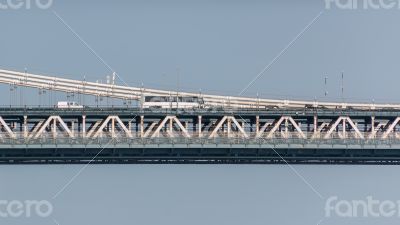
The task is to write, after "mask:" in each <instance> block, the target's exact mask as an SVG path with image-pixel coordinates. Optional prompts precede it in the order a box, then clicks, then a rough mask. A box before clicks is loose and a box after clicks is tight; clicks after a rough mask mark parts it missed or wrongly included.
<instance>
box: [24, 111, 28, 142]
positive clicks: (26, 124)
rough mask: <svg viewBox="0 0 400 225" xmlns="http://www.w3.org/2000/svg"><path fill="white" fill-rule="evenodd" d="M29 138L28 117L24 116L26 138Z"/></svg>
mask: <svg viewBox="0 0 400 225" xmlns="http://www.w3.org/2000/svg"><path fill="white" fill-rule="evenodd" d="M27 137H28V116H26V115H25V116H24V138H27Z"/></svg>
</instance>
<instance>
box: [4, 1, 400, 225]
mask: <svg viewBox="0 0 400 225" xmlns="http://www.w3.org/2000/svg"><path fill="white" fill-rule="evenodd" d="M0 2H2V3H4V2H5V1H4V0H0ZM32 8H33V9H29V10H28V9H18V10H11V9H8V10H0V21H1V29H0V30H1V33H0V40H1V45H0V46H1V47H0V52H1V54H0V66H1V68H3V69H15V70H19V71H23V70H24V69H25V68H27V69H28V71H29V72H33V73H42V74H50V75H58V76H65V77H69V78H74V79H83V76H86V79H87V80H92V81H96V80H103V81H104V80H105V79H106V76H107V75H110V74H111V72H112V71H113V70H115V71H116V72H118V74H120V76H121V78H122V79H123V80H125V81H126V82H127V83H129V84H130V85H141V84H142V83H144V85H145V86H146V87H154V88H163V89H173V90H175V89H176V88H177V83H178V82H177V68H179V71H180V79H179V83H180V88H181V89H184V90H192V91H196V92H197V91H199V89H202V90H203V92H212V93H220V94H233V95H237V94H238V93H239V92H240V91H241V90H242V89H243V88H244V87H245V86H246V85H247V84H248V83H249V82H250V81H251V80H252V79H253V78H254V77H255V76H256V75H257V74H258V73H259V72H260V71H261V70H262V69H263V68H265V66H267V65H268V64H269V63H270V62H271V61H272V60H273V59H274V58H276V56H277V55H278V54H279V53H280V52H281V51H282V50H283V49H285V48H286V47H287V46H288V44H289V43H291V42H292V40H294V39H295V37H296V36H298V35H299V33H300V32H301V31H302V30H303V29H304V28H305V27H306V26H307V24H309V23H310V22H311V21H312V20H313V19H314V18H316V16H317V15H318V14H319V13H320V12H321V11H322V15H321V16H320V17H319V18H318V19H317V20H316V21H315V23H314V24H312V26H310V27H309V29H307V31H305V32H304V33H303V34H302V35H301V37H299V38H298V39H297V41H295V42H293V44H292V45H291V46H290V47H289V48H287V49H286V51H285V54H282V55H281V57H280V58H279V59H278V60H276V61H275V63H273V64H272V66H271V67H270V69H269V70H268V71H266V72H265V74H264V75H263V76H262V77H260V79H259V80H258V81H257V82H256V83H255V84H254V86H252V87H251V88H250V89H249V91H248V92H247V93H246V94H247V95H249V96H256V94H257V93H260V95H261V96H262V97H270V98H273V97H279V98H296V99H314V97H317V98H318V99H324V98H323V95H324V92H325V88H324V77H325V76H328V85H327V90H328V91H329V95H328V97H327V99H338V98H340V83H341V81H340V74H341V72H342V71H344V73H345V82H344V84H345V91H344V95H345V97H346V98H347V99H349V100H351V101H361V100H362V101H371V100H372V99H375V100H376V101H393V102H400V100H399V99H398V95H397V94H396V90H397V84H398V82H399V78H398V72H399V69H398V68H399V67H398V59H399V57H398V56H399V52H400V51H399V50H400V44H399V42H398V40H400V32H399V29H398V21H400V10H398V9H391V10H383V9H382V10H361V9H360V10H340V9H337V8H332V9H330V10H325V3H324V1H322V0H302V1H299V0H270V1H261V0H260V1H255V0H247V1H239V0H236V1H228V0H221V1H210V0H202V1H190V0H185V1H184V0H174V1H165V0H158V1H155V0H153V1H128V0H126V1H122V0H119V1H117V0H114V1H105V0H96V1H94V0H86V1H78V0H68V1H67V0H65V1H60V0H58V1H55V2H54V4H53V5H52V6H51V8H49V9H47V10H42V9H37V8H35V7H34V6H32ZM56 15H58V16H59V17H60V18H62V20H63V21H64V22H65V23H67V24H68V25H69V26H70V28H71V29H72V30H73V31H74V32H75V33H76V34H77V35H78V36H79V38H81V39H83V40H85V41H86V43H87V44H88V45H89V46H90V47H91V48H92V49H93V50H94V51H95V52H96V54H98V55H99V56H100V57H101V58H102V59H103V60H104V62H106V64H108V65H109V66H110V67H111V68H112V69H111V70H110V69H109V68H108V67H107V66H105V65H104V63H103V62H101V60H99V59H98V58H97V57H96V56H95V54H94V53H93V52H91V51H90V50H89V49H88V48H87V47H86V46H85V44H83V43H82V41H81V40H79V38H78V37H77V36H76V35H75V34H74V33H73V32H72V31H71V30H70V29H69V28H67V26H66V25H65V24H63V23H62V22H61V21H60V18H58V17H57V16H56ZM118 82H119V83H122V82H121V81H118ZM14 92H16V91H14ZM0 93H1V94H2V98H1V99H0V104H10V99H11V101H13V103H14V104H17V103H18V99H19V97H18V96H16V94H15V93H14V94H11V95H10V93H9V86H7V85H1V86H0ZM23 93H24V96H23V98H24V100H23V101H24V102H25V103H28V104H37V102H38V93H37V91H30V92H28V91H26V92H23ZM48 94H49V93H48ZM64 97H65V96H64ZM59 98H63V96H59ZM43 101H44V100H43ZM45 102H49V103H50V104H54V102H51V101H47V100H46V101H45ZM81 168H82V165H62V166H1V168H0V199H3V200H4V199H8V200H13V199H16V200H29V199H31V200H41V199H44V200H50V201H51V202H52V203H53V205H54V214H53V215H52V216H51V217H50V218H46V219H40V218H29V219H24V218H22V219H21V218H18V219H13V218H8V219H4V218H0V224H9V225H12V224H18V225H21V224H35V225H37V224H52V225H54V224H57V223H56V222H55V220H56V221H58V223H59V225H68V224H73V225H79V224H95V225H109V224H116V225H122V224H141V225H146V224H149V225H155V224H168V225H169V224H170V225H187V224H195V225H196V224H199V225H213V224H215V225H222V224H229V225H236V224H238V225H239V224H260V225H261V224H263V225H265V224H279V225H281V224H288V225H289V224H290V225H292V224H307V225H308V224H315V225H317V224H318V222H320V223H319V224H320V225H323V224H363V225H365V224H371V225H372V224H374V225H375V224H394V223H395V222H397V221H398V217H394V218H379V219H365V218H357V219H338V218H332V219H324V213H325V212H324V204H325V199H320V198H319V197H318V195H316V193H315V192H314V191H313V190H312V189H311V188H310V186H309V185H311V186H312V187H314V188H315V190H317V191H318V192H320V193H321V194H322V195H323V197H324V198H327V197H329V196H338V197H340V198H343V199H347V200H353V199H354V200H359V199H361V200H363V199H364V200H365V198H366V197H367V196H370V195H372V196H374V198H376V199H379V200H382V201H383V200H387V199H390V200H393V201H396V200H398V199H400V196H399V194H398V193H399V192H398V187H399V180H400V179H399V178H400V177H399V173H398V169H399V167H395V166H393V167H383V166H373V167H372V166H369V167H368V166H294V167H293V168H295V169H296V171H298V173H299V174H301V175H302V176H303V178H304V179H305V180H306V181H307V182H309V185H307V184H306V183H305V182H304V181H303V180H302V178H301V177H299V176H298V175H296V173H294V172H293V170H292V169H290V168H289V167H288V166H287V165H257V166H255V165H253V166H248V165H208V166H207V165H201V166H199V165H145V166H144V165H113V166H110V165H102V166H99V165H94V166H89V167H88V168H87V169H86V170H84V171H83V173H82V174H80V175H79V176H78V177H77V178H76V179H75V180H74V182H73V183H71V185H70V186H68V188H66V189H65V191H64V192H63V193H62V194H60V196H59V197H58V198H57V199H51V197H52V196H53V195H54V194H55V193H56V192H58V191H59V190H60V189H61V188H62V187H63V186H64V185H65V184H66V183H68V181H69V180H70V179H71V177H74V176H75V175H76V174H77V172H79V170H80V169H81ZM322 219H324V220H322ZM321 220H322V221H321Z"/></svg>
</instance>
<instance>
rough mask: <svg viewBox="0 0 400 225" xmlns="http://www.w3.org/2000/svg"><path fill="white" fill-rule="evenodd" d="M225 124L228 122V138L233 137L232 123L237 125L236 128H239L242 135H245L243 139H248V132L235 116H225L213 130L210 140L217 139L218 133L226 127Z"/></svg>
mask: <svg viewBox="0 0 400 225" xmlns="http://www.w3.org/2000/svg"><path fill="white" fill-rule="evenodd" d="M225 122H228V137H229V136H230V135H231V134H230V133H231V129H232V124H231V122H233V123H234V124H235V126H236V127H237V129H238V130H239V131H240V133H241V135H243V137H245V138H248V137H249V135H248V134H247V133H246V131H245V130H244V128H243V127H242V126H241V125H240V124H239V122H238V121H237V120H236V119H235V117H233V116H224V117H223V118H222V119H221V120H220V121H219V122H218V124H217V126H216V127H215V128H214V129H213V131H212V132H211V134H210V136H209V138H215V137H216V136H217V134H218V131H219V130H220V129H221V128H222V126H223V125H224V123H225Z"/></svg>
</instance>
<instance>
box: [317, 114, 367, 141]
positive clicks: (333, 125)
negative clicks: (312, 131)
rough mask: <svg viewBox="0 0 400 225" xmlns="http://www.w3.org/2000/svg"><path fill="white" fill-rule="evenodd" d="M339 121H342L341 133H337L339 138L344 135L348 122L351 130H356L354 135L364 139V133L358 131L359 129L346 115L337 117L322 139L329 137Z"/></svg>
mask: <svg viewBox="0 0 400 225" xmlns="http://www.w3.org/2000/svg"><path fill="white" fill-rule="evenodd" d="M340 122H342V135H339V137H340V138H342V139H343V138H345V137H346V136H345V135H346V126H345V125H346V122H347V123H348V124H350V126H351V127H352V128H353V130H354V131H355V132H356V137H358V138H361V139H364V135H363V134H362V133H361V132H360V130H359V129H358V128H357V126H356V125H355V123H354V122H353V121H352V120H351V119H350V117H348V116H341V117H339V118H338V119H337V120H336V121H335V123H334V124H332V125H331V127H330V129H329V130H328V132H327V133H326V134H325V136H324V139H328V138H330V136H331V135H332V133H333V131H334V130H335V129H337V128H338V126H339V124H340Z"/></svg>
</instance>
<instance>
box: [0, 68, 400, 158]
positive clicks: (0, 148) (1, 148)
mask: <svg viewBox="0 0 400 225" xmlns="http://www.w3.org/2000/svg"><path fill="white" fill-rule="evenodd" d="M0 83H5V84H13V85H19V86H25V87H34V88H43V89H50V90H58V91H65V92H74V93H82V94H90V95H96V96H109V97H115V98H123V99H131V100H140V99H141V98H142V97H143V96H144V95H150V94H151V95H155V94H157V95H163V94H164V95H171V92H167V91H159V90H150V89H144V88H131V87H122V86H116V85H107V84H97V83H89V82H86V81H74V80H67V79H61V78H54V77H47V76H38V75H32V74H26V73H18V72H11V71H0ZM179 95H182V96H194V95H196V94H193V93H179ZM197 95H198V94H197ZM202 97H204V99H205V101H206V102H207V103H209V104H210V105H214V106H216V107H209V108H196V109H176V108H175V109H174V108H171V109H143V108H136V107H135V108H133V107H129V106H128V107H121V108H95V107H93V108H92V107H84V108H83V109H59V108H43V107H36V108H29V107H21V108H12V107H9V108H0V163H88V162H91V163H352V164H355V163H364V164H400V124H399V123H400V106H399V105H395V104H362V103H360V104H350V103H348V104H344V103H326V102H325V103H318V102H301V101H297V102H294V101H285V100H283V101H282V100H268V99H258V98H257V99H252V98H242V97H224V96H214V95H202ZM242 101H243V102H242ZM244 102H246V104H247V105H246V104H244ZM239 105H240V107H239ZM271 106H274V107H271Z"/></svg>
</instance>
